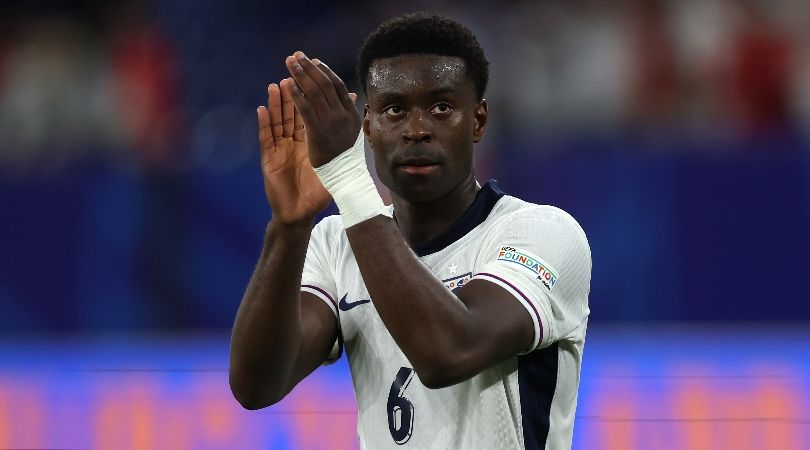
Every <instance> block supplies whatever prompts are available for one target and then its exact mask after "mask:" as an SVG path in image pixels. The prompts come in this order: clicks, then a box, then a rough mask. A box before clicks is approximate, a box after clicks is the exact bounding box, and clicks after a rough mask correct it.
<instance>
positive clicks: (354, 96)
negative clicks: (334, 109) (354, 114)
mask: <svg viewBox="0 0 810 450" xmlns="http://www.w3.org/2000/svg"><path fill="white" fill-rule="evenodd" d="M349 100H351V101H352V106H354V105H356V104H357V94H355V93H354V92H349Z"/></svg>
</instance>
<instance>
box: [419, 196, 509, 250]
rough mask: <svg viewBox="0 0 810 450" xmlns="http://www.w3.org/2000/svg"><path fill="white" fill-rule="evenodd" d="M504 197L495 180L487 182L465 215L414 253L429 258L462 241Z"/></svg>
mask: <svg viewBox="0 0 810 450" xmlns="http://www.w3.org/2000/svg"><path fill="white" fill-rule="evenodd" d="M504 195H506V194H504V192H503V191H502V190H501V188H499V187H498V184H497V182H496V181H495V180H489V181H487V183H486V184H485V185H484V186H482V187H481V189H479V190H478V192H477V193H476V194H475V200H473V202H472V204H471V205H470V207H469V208H467V210H466V211H464V214H462V215H461V217H459V218H458V220H456V221H455V222H454V223H453V224H452V225H450V226H449V227H447V229H446V230H444V231H442V232H441V233H440V234H439V235H438V236H436V237H435V238H433V239H431V240H430V241H428V242H426V243H424V244H422V245H420V246H419V247H417V248H414V249H413V251H414V253H416V255H417V256H427V255H430V254H431V253H436V252H438V251H440V250H444V249H445V248H446V247H447V246H448V245H450V244H452V243H453V242H456V241H457V240H459V239H461V238H462V237H464V235H465V234H467V233H469V232H470V231H472V229H473V228H475V227H477V226H478V225H480V224H481V223H482V222H484V220H486V218H487V216H489V213H490V212H491V211H492V208H494V207H495V203H498V200H500V199H501V197H503V196H504Z"/></svg>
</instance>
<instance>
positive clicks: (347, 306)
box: [338, 294, 371, 311]
mask: <svg viewBox="0 0 810 450" xmlns="http://www.w3.org/2000/svg"><path fill="white" fill-rule="evenodd" d="M348 295H349V294H346V295H344V296H343V298H342V299H340V302H339V303H338V307H339V308H340V310H341V311H348V310H350V309H352V308H354V307H355V306H360V305H364V304H366V303H371V300H357V301H356V302H351V303H349V302H347V301H346V297H347V296H348Z"/></svg>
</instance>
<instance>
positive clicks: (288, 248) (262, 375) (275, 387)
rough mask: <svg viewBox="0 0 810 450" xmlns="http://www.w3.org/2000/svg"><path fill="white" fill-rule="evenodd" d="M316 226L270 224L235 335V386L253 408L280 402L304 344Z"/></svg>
mask: <svg viewBox="0 0 810 450" xmlns="http://www.w3.org/2000/svg"><path fill="white" fill-rule="evenodd" d="M311 231H312V224H311V222H310V223H306V224H302V225H297V226H286V225H280V224H277V223H274V222H272V221H271V222H270V224H269V225H268V226H267V231H266V233H265V238H264V246H263V248H262V253H261V256H260V257H259V262H258V264H257V265H256V269H255V270H254V272H253V275H252V276H251V279H250V282H249V284H248V286H247V289H246V290H245V295H244V297H243V298H242V302H241V304H240V305H239V311H238V312H237V315H236V321H235V323H234V327H233V333H232V336H231V365H230V383H231V389H232V390H233V393H234V395H235V396H236V398H237V400H239V402H240V403H241V404H242V405H243V406H245V407H246V408H249V409H256V408H259V407H263V406H267V405H268V404H271V403H274V402H276V401H278V400H280V398H281V397H283V396H284V395H285V394H286V388H287V384H288V380H289V378H290V375H291V372H292V370H293V367H294V364H295V360H296V357H297V355H298V352H299V348H300V345H301V322H300V317H301V313H300V303H299V301H298V299H299V293H300V282H301V273H302V271H303V267H304V258H305V257H306V251H307V245H308V243H309V236H310V233H311Z"/></svg>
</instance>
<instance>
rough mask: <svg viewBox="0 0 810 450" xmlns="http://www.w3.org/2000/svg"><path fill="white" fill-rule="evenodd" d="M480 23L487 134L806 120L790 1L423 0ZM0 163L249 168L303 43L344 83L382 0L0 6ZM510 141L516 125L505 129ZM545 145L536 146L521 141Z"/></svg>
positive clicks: (803, 7) (24, 168)
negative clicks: (266, 109)
mask: <svg viewBox="0 0 810 450" xmlns="http://www.w3.org/2000/svg"><path fill="white" fill-rule="evenodd" d="M422 3H423V4H419V2H417V4H416V5H410V6H409V8H412V9H422V8H424V9H427V10H432V11H435V12H438V13H442V14H446V15H449V16H452V17H456V18H457V19H459V20H460V21H462V22H464V23H466V24H467V25H468V26H470V27H471V28H472V29H473V30H474V31H475V32H476V33H477V35H478V37H479V39H480V40H481V42H482V45H483V46H484V48H485V50H486V51H487V53H488V57H489V59H490V61H491V63H492V67H491V86H490V88H489V91H488V100H489V102H490V106H491V108H492V109H493V111H494V112H497V115H496V116H493V117H494V120H493V128H494V129H495V131H493V133H507V134H509V136H510V137H511V139H510V140H511V141H518V142H520V141H532V140H535V142H536V140H537V139H538V138H548V137H552V138H553V137H559V136H566V135H569V134H583V133H584V134H589V135H594V134H595V135H616V134H619V135H620V134H626V133H629V134H639V133H641V134H654V135H661V136H665V137H666V136H693V137H697V138H701V137H718V136H719V137H730V138H744V139H745V138H749V137H758V136H762V135H771V134H797V133H798V134H802V133H803V132H806V131H807V130H808V129H810V28H808V27H807V26H806V24H807V23H810V3H807V2H806V1H803V0H778V1H766V0H622V1H603V0H576V1H562V0H556V1H542V2H540V1H512V2H485V1H478V2H460V1H445V2H438V3H434V2H422ZM2 8H3V11H2V16H3V19H2V22H0V23H2V30H1V31H0V165H1V166H2V167H4V169H6V170H4V171H3V172H5V173H8V172H9V170H10V171H11V172H19V173H28V172H29V171H32V170H33V171H36V172H48V171H52V170H59V169H60V168H62V167H64V166H65V165H66V164H68V165H69V163H71V162H72V161H76V160H88V159H91V160H95V159H102V160H105V161H112V162H121V161H125V162H127V163H135V164H136V165H137V166H138V167H144V168H147V169H155V168H157V169H165V168H189V167H191V168H193V167H195V166H200V165H213V166H216V167H217V168H220V169H224V170H228V169H230V168H233V167H235V166H238V165H239V164H242V163H244V162H245V161H246V160H247V159H249V157H250V156H251V155H252V151H253V148H252V147H253V146H254V134H255V133H254V128H253V127H254V124H253V120H254V118H253V110H254V106H255V104H256V103H257V102H259V101H261V100H262V94H263V88H264V86H265V84H266V83H267V82H270V81H275V80H274V78H280V77H281V76H283V72H281V61H282V60H283V57H284V56H285V55H286V54H289V53H291V52H292V51H294V50H295V49H299V48H300V49H304V50H307V51H309V52H310V53H313V52H314V53H315V54H317V55H318V56H320V57H321V58H323V59H325V60H328V61H329V62H330V65H332V66H333V67H337V68H338V69H339V71H340V73H341V74H342V75H343V77H344V78H346V79H347V81H349V82H350V84H353V85H354V87H355V89H357V85H356V83H357V82H356V77H355V75H354V73H353V64H354V55H355V51H356V49H357V47H358V46H359V45H360V43H361V41H362V38H363V36H364V35H365V34H366V33H368V32H369V31H370V30H371V29H372V28H373V27H374V26H375V25H376V24H377V23H379V22H380V21H381V20H384V19H386V18H388V17H391V16H392V15H394V14H397V13H401V12H403V11H405V10H404V9H403V8H402V6H400V5H399V3H398V2H394V1H391V0H387V1H377V2H374V3H369V4H366V3H364V2H359V1H357V2H349V3H342V4H340V5H337V4H329V3H326V2H322V1H309V2H308V1H304V2H303V4H298V5H296V8H295V9H293V8H292V7H291V6H290V5H286V6H281V5H266V4H264V3H262V2H257V1H242V2H230V3H229V2H220V3H219V4H217V3H216V2H214V3H210V2H201V3H196V2H186V1H181V0H170V1H163V2H147V1H138V0H128V1H125V2H100V1H78V2H76V1H74V2H32V3H27V4H26V6H19V5H17V6H14V5H11V6H10V5H5V6H3V7H2ZM514 136H518V138H514ZM525 151H542V145H528V146H525Z"/></svg>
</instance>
